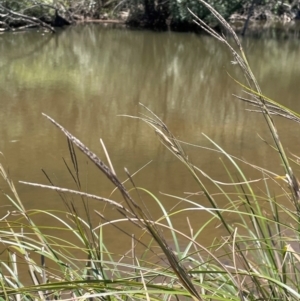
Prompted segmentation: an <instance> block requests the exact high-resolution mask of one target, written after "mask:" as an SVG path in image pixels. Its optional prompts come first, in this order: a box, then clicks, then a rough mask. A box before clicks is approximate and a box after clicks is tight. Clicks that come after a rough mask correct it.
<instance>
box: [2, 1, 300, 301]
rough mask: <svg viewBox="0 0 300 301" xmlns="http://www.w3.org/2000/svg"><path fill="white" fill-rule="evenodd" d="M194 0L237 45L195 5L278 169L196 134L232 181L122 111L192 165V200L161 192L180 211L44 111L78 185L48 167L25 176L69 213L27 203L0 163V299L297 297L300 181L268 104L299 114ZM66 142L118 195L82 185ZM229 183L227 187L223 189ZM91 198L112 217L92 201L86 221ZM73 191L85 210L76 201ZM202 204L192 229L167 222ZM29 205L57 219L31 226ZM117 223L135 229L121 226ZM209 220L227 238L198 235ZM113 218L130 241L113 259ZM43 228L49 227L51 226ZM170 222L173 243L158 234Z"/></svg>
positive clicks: (164, 130)
mask: <svg viewBox="0 0 300 301" xmlns="http://www.w3.org/2000/svg"><path fill="white" fill-rule="evenodd" d="M201 2H202V3H203V5H205V6H206V7H207V9H209V10H210V11H211V12H212V14H213V15H214V16H215V17H216V18H217V19H218V21H219V22H220V23H221V24H222V25H223V26H224V27H225V28H226V29H227V30H228V31H229V33H230V34H231V35H232V37H233V40H234V42H235V45H231V44H230V43H229V41H228V40H227V39H226V38H225V37H224V36H221V35H219V34H218V33H217V32H215V31H213V30H212V29H211V28H210V27H209V26H207V25H206V23H204V22H203V21H202V20H201V19H199V18H198V17H197V16H196V15H193V16H194V18H195V21H196V22H197V23H198V24H199V25H200V26H202V27H203V29H204V30H206V31H207V32H208V33H210V34H211V35H212V36H214V37H215V38H216V39H218V40H219V41H220V42H222V43H223V44H225V45H226V46H227V47H228V49H229V50H230V51H231V53H232V55H233V58H234V63H235V64H236V65H237V66H239V67H240V68H241V70H242V72H243V75H244V76H245V77H246V79H247V81H248V86H245V85H242V84H240V85H241V86H242V87H243V89H245V90H246V91H247V92H248V95H249V99H244V98H243V99H242V100H243V101H247V102H250V103H251V104H252V105H254V106H256V107H257V110H258V112H260V113H262V114H263V115H264V118H265V120H266V124H267V126H268V128H269V130H270V135H271V137H272V138H273V142H274V145H273V146H272V147H273V148H274V149H275V150H276V151H277V153H278V156H279V159H280V163H279V164H281V165H282V166H283V173H284V174H285V176H280V175H277V174H275V173H274V172H272V171H269V170H265V169H263V168H260V167H258V166H255V165H251V164H249V163H247V162H244V161H243V160H241V159H238V158H235V157H233V156H231V155H230V154H228V153H226V152H225V151H224V150H223V149H222V147H221V146H219V145H217V144H216V143H214V142H213V141H212V140H211V139H210V138H209V137H207V136H205V135H204V136H205V137H206V139H208V141H210V142H211V145H212V150H211V151H212V152H215V153H217V154H218V155H219V156H221V158H222V164H223V166H224V168H225V170H226V171H228V183H220V182H218V181H215V180H214V179H212V178H210V176H209V175H207V174H206V173H204V172H203V171H202V170H201V168H200V167H197V166H195V165H194V164H193V163H192V161H191V160H190V159H189V156H188V155H187V154H186V153H185V151H184V149H183V144H182V143H181V142H180V141H178V140H177V139H176V137H174V135H173V134H172V133H171V131H170V130H169V128H168V127H167V125H166V124H165V123H164V122H163V121H162V120H161V119H160V118H159V117H158V116H157V115H155V114H154V113H153V112H152V111H150V110H149V109H147V108H145V107H143V106H142V107H143V109H144V112H145V113H143V115H142V117H134V116H129V117H131V118H138V119H139V120H141V121H143V122H145V124H146V125H148V126H149V127H150V128H151V129H152V130H153V131H154V133H155V134H156V135H157V136H158V138H159V139H160V141H161V142H162V143H163V144H164V145H165V146H166V147H167V148H168V149H169V150H170V152H171V153H172V154H173V155H174V156H175V157H176V158H177V159H178V160H179V161H181V162H182V164H183V166H184V167H185V168H187V169H188V171H189V172H190V174H191V180H194V181H196V183H197V184H198V186H199V189H200V191H201V194H195V195H194V196H193V198H190V197H186V198H182V197H177V196H170V195H168V196H166V195H165V196H163V197H172V198H173V199H174V200H178V201H180V202H182V203H184V204H185V207H184V208H183V209H176V208H175V209H173V210H172V211H170V212H167V210H166V209H165V208H164V205H163V202H162V200H161V199H159V198H158V197H156V196H154V195H153V194H151V192H149V191H147V190H146V189H144V188H140V187H137V186H136V185H135V181H134V178H133V175H131V174H130V173H129V172H128V171H127V170H125V172H126V174H127V176H128V180H127V181H126V183H124V182H121V181H120V180H119V178H118V177H117V175H116V173H115V171H114V168H113V164H112V161H111V159H110V157H109V155H108V153H107V150H106V148H105V146H104V144H103V143H102V141H101V143H102V147H103V150H104V153H105V155H106V161H107V162H108V163H107V164H105V163H104V161H103V160H101V159H100V158H99V157H98V156H97V155H96V154H95V153H93V152H92V151H91V150H89V149H88V148H87V147H86V146H85V145H84V144H83V143H82V142H81V141H80V140H78V139H77V138H76V137H74V136H73V135H72V134H71V133H70V132H69V131H67V130H66V129H65V128H64V127H63V126H61V125H60V124H59V123H57V122H56V121H55V120H53V119H52V118H51V117H49V116H47V115H45V114H44V116H45V117H46V118H47V119H48V120H49V121H50V122H52V123H53V124H54V125H55V126H56V127H57V128H58V129H59V130H60V131H61V132H62V133H63V134H64V135H65V136H66V137H67V138H68V146H69V151H70V157H71V161H72V166H69V165H68V164H67V163H66V162H65V164H66V168H67V170H68V172H69V173H70V175H71V177H72V178H73V180H74V183H75V185H76V187H77V188H76V190H71V189H67V188H62V187H58V186H55V185H54V183H53V182H52V180H51V179H50V178H49V176H48V175H47V174H46V176H47V178H48V180H49V182H50V185H43V184H36V183H25V182H23V184H27V185H31V186H35V187H39V188H43V189H52V190H54V191H56V192H57V193H58V196H59V197H60V198H61V199H62V201H63V202H64V204H65V205H66V208H67V211H66V212H57V211H52V212H46V211H40V210H38V209H32V210H28V209H25V207H24V205H23V203H22V201H21V199H20V198H19V196H18V193H17V191H16V189H15V187H14V184H13V183H12V181H11V180H10V179H9V177H8V174H7V173H6V171H5V169H4V168H3V166H0V173H1V175H2V177H3V179H4V181H5V182H6V183H7V185H8V186H9V188H10V191H11V192H12V196H10V195H9V194H7V193H4V195H5V196H6V197H7V198H8V199H9V201H10V202H11V204H12V205H13V206H14V210H12V211H10V212H8V213H7V214H6V215H5V216H3V217H2V219H1V228H0V241H1V243H2V244H3V246H4V247H5V248H4V252H3V253H4V254H5V255H6V260H3V261H2V262H1V269H0V281H1V292H0V298H1V300H36V299H40V300H57V299H59V300H62V299H64V300H131V299H132V300H136V299H142V300H145V299H147V300H175V299H176V300H178V299H181V298H183V297H185V299H191V300H247V301H248V300H249V301H250V300H283V301H285V300H299V297H300V293H299V279H300V278H299V277H300V271H299V267H300V256H299V255H298V253H299V250H298V248H299V243H298V242H299V224H300V220H299V214H300V203H299V201H300V193H299V191H300V189H299V184H298V181H297V179H296V176H295V174H294V172H293V170H292V168H291V163H290V161H291V160H290V159H289V158H288V157H287V155H286V153H285V151H284V148H283V146H282V144H281V141H280V137H279V135H278V131H277V128H276V126H275V123H274V120H273V117H272V116H273V115H274V114H275V115H279V116H282V117H285V118H289V119H291V120H293V121H296V122H299V121H300V116H299V114H297V113H295V112H292V111H291V110H289V109H287V108H285V107H283V106H282V105H279V104H277V103H275V102H273V101H272V100H270V99H268V98H267V97H265V96H263V94H262V92H261V89H260V87H259V85H258V83H257V81H256V78H255V77H254V75H253V72H252V70H251V68H250V66H249V64H248V61H247V58H246V56H245V53H244V51H243V48H242V45H241V43H240V41H239V39H238V38H237V36H236V34H235V33H234V31H233V30H232V28H231V27H230V26H229V25H228V23H227V22H226V21H225V19H224V18H223V17H222V16H221V15H220V14H218V13H217V12H216V11H215V10H214V9H213V8H211V7H210V6H209V5H208V4H207V3H205V2H203V1H202V0H201ZM235 48H237V49H238V51H236V50H235ZM74 147H77V148H78V149H79V151H81V152H82V153H83V154H84V155H85V156H86V157H87V158H88V159H89V160H90V161H91V162H92V163H93V164H94V165H95V166H96V167H97V168H98V169H99V171H100V172H102V173H103V174H104V175H106V177H107V179H108V181H109V182H111V183H112V184H113V185H114V186H115V191H118V193H119V195H118V196H117V195H116V192H115V191H114V193H113V194H112V196H111V198H110V199H108V198H104V197H102V196H98V195H91V194H88V193H86V192H84V191H83V188H82V185H81V179H80V173H79V167H78V162H77V157H76V152H75V148H74ZM296 159H297V160H298V159H299V158H296ZM295 163H296V164H297V162H295ZM243 164H248V165H249V166H251V167H252V168H254V169H256V170H258V171H259V172H260V173H261V175H262V176H261V178H260V179H256V180H249V179H248V178H247V175H246V174H245V173H244V172H243V170H242V165H243ZM230 166H231V167H233V168H234V169H235V170H236V172H237V173H238V179H234V178H233V176H232V174H231V173H230ZM206 181H210V182H211V183H212V184H213V185H214V187H215V191H214V192H210V191H208V189H207V187H206V184H205V182H206ZM259 182H260V183H262V184H263V185H264V191H263V193H261V194H258V193H255V192H254V189H255V185H256V184H257V183H259ZM229 185H231V186H232V187H233V188H234V190H233V191H232V190H230V189H229V190H228V189H227V188H226V187H228V186H229ZM275 188H276V189H277V188H279V190H278V191H280V193H278V194H276V195H274V194H273V191H275ZM144 195H147V196H148V197H150V198H151V199H152V200H154V201H155V202H156V203H157V205H158V206H159V207H160V209H161V212H162V214H161V217H160V218H158V219H156V220H154V219H153V218H151V212H149V208H147V206H146V205H145V203H144V201H143V198H144ZM70 196H74V197H70ZM113 197H114V198H113ZM204 198H205V199H206V200H207V201H208V202H209V205H208V206H204V205H202V203H201V201H202V200H203V199H204ZM88 199H94V200H96V201H98V202H99V203H104V204H106V205H110V206H112V207H113V208H115V211H117V212H118V213H119V214H120V215H119V217H118V218H113V219H112V218H109V217H107V216H105V215H104V214H103V212H100V211H99V210H97V211H95V215H96V216H97V217H98V219H99V221H100V222H98V223H97V225H94V224H93V220H92V214H93V213H91V212H90V211H89V206H88ZM221 199H226V200H227V202H228V206H227V207H226V208H222V207H220V206H219V205H218V203H219V201H220V200H221ZM80 200H81V202H82V206H83V209H84V210H83V212H84V213H81V211H80V210H78V207H77V206H78V201H80ZM120 200H121V201H120ZM283 200H287V201H288V203H289V208H287V207H286V206H285V205H283V204H284V202H283ZM200 211H205V212H207V214H208V215H209V219H208V221H205V222H203V221H201V220H199V221H198V222H197V225H196V226H197V228H195V225H192V224H189V225H190V227H189V230H190V233H183V232H182V231H180V229H176V228H175V227H174V226H173V222H174V218H175V217H177V216H180V215H185V216H188V215H189V214H190V213H192V212H200ZM37 214H41V215H44V216H45V218H46V217H47V218H49V219H50V220H51V224H52V223H53V224H56V225H57V226H50V227H49V228H45V226H39V225H37V224H36V223H35V221H34V219H35V216H36V215H37ZM229 214H231V215H234V216H235V218H236V220H237V222H236V223H235V224H232V223H230V222H229V220H228V215H229ZM52 221H53V222H52ZM54 222H55V223H54ZM188 223H189V221H188ZM125 224H127V225H128V224H129V225H130V226H132V227H133V228H132V229H134V230H132V231H129V230H126V229H128V228H126V227H123V225H125ZM211 224H212V225H216V226H217V227H222V229H223V230H224V231H225V232H226V236H224V237H216V239H215V240H214V241H213V242H212V244H211V245H210V246H204V245H202V244H201V243H199V242H198V237H199V235H200V234H202V233H203V232H204V231H205V229H206V227H208V225H211ZM111 226H112V227H113V228H114V229H115V230H117V231H118V233H119V234H118V235H124V236H125V237H127V238H128V240H129V243H131V245H132V246H131V248H130V250H129V252H126V253H125V254H123V256H122V257H121V258H116V257H115V254H116V253H118V251H117V250H109V248H108V247H107V245H106V242H105V234H104V233H105V231H106V228H108V227H111ZM49 229H50V230H52V231H56V233H57V234H56V235H55V236H53V234H49V231H47V230H49ZM109 229H110V231H111V228H109ZM64 232H67V233H68V234H69V235H68V238H69V239H68V240H66V241H64V240H62V239H61V236H60V234H63V233H64ZM133 232H134V233H135V234H134V235H132V233H133ZM168 232H169V233H170V234H171V237H172V245H173V248H174V250H173V249H172V248H171V247H170V244H169V243H168V241H167V240H166V238H165V236H164V235H163V233H164V234H165V233H168ZM52 233H53V232H52ZM110 233H111V232H110ZM182 242H183V243H182ZM2 255H3V254H2ZM22 265H23V267H24V266H25V267H26V269H28V271H29V275H30V282H31V283H30V284H28V282H29V280H28V279H27V278H24V276H22V275H21V272H20V271H21V270H22V268H21V267H22Z"/></svg>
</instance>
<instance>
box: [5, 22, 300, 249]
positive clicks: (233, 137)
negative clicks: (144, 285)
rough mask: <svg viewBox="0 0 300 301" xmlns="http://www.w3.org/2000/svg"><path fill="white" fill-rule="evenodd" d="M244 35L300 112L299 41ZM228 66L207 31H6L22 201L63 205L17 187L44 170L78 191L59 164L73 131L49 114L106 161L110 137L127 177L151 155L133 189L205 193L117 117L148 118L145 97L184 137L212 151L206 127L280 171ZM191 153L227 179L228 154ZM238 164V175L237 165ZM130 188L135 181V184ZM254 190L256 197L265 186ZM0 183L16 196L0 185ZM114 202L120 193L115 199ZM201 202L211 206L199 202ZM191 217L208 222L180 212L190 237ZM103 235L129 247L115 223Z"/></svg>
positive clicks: (10, 128)
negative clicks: (67, 135) (143, 115)
mask: <svg viewBox="0 0 300 301" xmlns="http://www.w3.org/2000/svg"><path fill="white" fill-rule="evenodd" d="M242 42H243V45H244V48H245V50H246V53H247V54H248V57H249V62H250V64H251V66H252V70H253V72H254V74H255V75H256V76H257V79H258V81H259V83H260V85H261V88H262V90H263V92H264V93H265V94H266V95H267V96H269V97H270V98H273V99H274V100H276V101H278V102H280V103H282V104H283V105H285V106H288V107H290V108H292V109H293V110H295V111H297V112H300V102H299V83H300V68H299V60H300V47H299V46H300V43H299V39H298V38H290V39H281V40H278V39H271V38H268V39H259V38H246V39H244V40H243V41H242ZM231 61H232V57H231V55H230V53H229V52H228V51H227V49H225V48H224V45H221V44H220V43H218V42H217V41H215V40H214V39H212V38H210V37H208V36H197V35H194V34H189V33H184V34H181V33H170V32H165V33H154V32H148V31H131V30H126V29H123V28H105V27H103V26H99V25H80V26H74V27H70V28H67V29H65V30H63V31H61V32H58V33H57V34H55V35H51V34H43V33H38V32H27V33H18V34H3V35H0V70H1V72H0V106H1V110H0V118H1V119H0V120H1V127H0V137H1V139H0V151H1V153H2V154H3V156H1V163H2V164H4V166H5V167H6V169H7V170H8V171H9V174H10V177H11V178H12V179H13V181H14V182H15V184H16V187H17V190H18V192H19V195H20V197H21V199H22V201H23V203H24V204H25V206H26V208H27V209H28V210H29V209H33V208H39V209H47V210H61V211H65V207H64V205H63V203H62V201H61V199H60V198H59V196H58V195H57V194H56V193H55V192H53V191H48V190H43V189H40V188H35V187H30V186H25V185H23V184H20V183H18V181H19V180H22V181H28V182H36V183H42V184H48V181H47V179H46V178H45V176H44V174H43V173H42V171H41V169H43V170H45V171H46V172H47V173H48V175H49V177H51V179H52V180H53V182H54V183H55V184H56V185H58V186H61V187H67V188H71V189H75V188H76V187H75V185H74V182H73V180H72V178H71V177H70V175H69V173H68V171H67V169H66V167H65V165H64V162H63V160H62V158H65V160H66V161H67V162H68V163H69V164H70V165H71V160H70V157H69V154H68V147H67V141H66V138H65V137H64V136H63V134H62V133H61V132H59V130H58V129H57V128H55V127H54V126H53V125H52V124H51V123H50V122H49V121H47V120H46V119H45V118H44V117H43V116H42V112H44V113H46V114H48V115H49V116H51V117H52V118H54V119H55V120H56V121H58V122H59V123H61V124H62V125H63V126H64V127H65V128H66V129H68V130H69V131H70V132H71V133H72V134H73V135H75V136H76V137H77V138H79V139H80V140H81V141H82V142H83V143H84V144H85V145H87V146H88V147H89V148H90V149H91V150H93V151H94V152H95V153H97V154H98V155H99V157H101V158H103V159H104V160H105V155H104V152H103V149H102V147H101V144H100V140H99V139H100V138H102V139H103V141H104V143H105V145H106V148H107V150H108V152H109V154H110V158H111V160H112V162H113V165H114V168H115V170H116V172H117V174H118V176H119V177H120V179H122V180H125V179H126V178H127V177H126V174H125V173H124V167H126V168H127V169H128V170H129V171H130V172H131V173H134V172H135V171H137V170H139V169H140V168H141V167H143V166H144V165H146V164H147V163H149V162H150V163H149V164H148V165H147V166H146V167H145V168H144V169H142V171H140V172H139V174H138V175H136V176H135V177H134V179H135V181H136V185H137V186H140V187H144V188H145V189H148V190H149V191H151V192H152V193H153V194H154V195H156V196H157V197H158V198H159V199H160V200H161V202H162V203H163V204H164V205H165V206H166V208H167V210H171V209H172V208H173V207H174V206H175V205H176V204H177V203H178V200H176V199H174V198H171V197H167V196H165V195H163V194H161V192H162V193H166V194H171V195H176V196H180V197H186V195H187V194H186V193H188V192H191V193H195V192H199V190H200V188H199V187H198V186H197V184H196V183H195V181H194V180H193V178H192V176H191V175H190V174H189V173H188V171H187V170H186V168H185V167H184V166H183V164H182V163H180V162H179V161H178V160H177V159H176V158H175V156H174V155H173V154H171V153H170V152H169V151H168V150H166V149H165V148H164V147H163V146H162V145H161V144H160V142H159V140H158V139H157V136H156V135H155V133H154V131H153V130H152V129H150V128H149V127H148V126H147V125H146V124H144V123H143V122H141V121H138V120H135V119H130V118H127V117H122V116H119V115H133V116H138V115H139V114H140V113H147V112H146V111H145V110H144V109H143V108H142V107H141V106H140V105H139V103H142V104H144V105H145V106H147V107H149V108H150V109H151V110H152V111H153V112H155V114H157V115H158V116H159V117H160V118H161V119H162V120H163V121H164V122H165V123H166V124H167V125H168V126H169V129H170V130H171V131H172V132H173V134H174V135H175V136H176V137H177V138H178V139H180V140H182V141H185V142H187V143H190V144H193V145H197V146H202V147H209V148H214V146H213V145H212V143H211V142H209V141H208V139H207V138H206V137H205V136H204V135H203V134H202V133H204V134H206V135H207V136H208V137H210V139H212V140H213V141H215V142H216V143H217V144H219V145H220V146H221V147H222V148H223V149H224V150H226V151H227V152H228V153H230V154H232V155H235V156H237V157H239V158H243V159H245V160H246V161H248V162H251V163H253V164H255V165H259V166H262V167H265V168H268V169H270V170H273V171H274V172H276V173H278V174H282V173H283V170H282V169H281V166H280V161H279V158H278V156H277V154H276V152H274V151H273V150H272V149H271V147H270V146H268V145H267V144H266V143H264V142H263V141H262V139H265V140H266V141H268V142H271V137H270V134H269V133H268V129H267V126H266V124H265V121H264V119H263V117H262V116H260V115H259V114H256V113H253V112H252V113H251V112H249V111H247V110H246V109H251V107H249V106H247V105H245V104H244V103H242V102H241V101H239V100H237V99H236V98H234V97H233V96H232V94H238V95H246V94H245V93H243V92H242V89H241V87H240V86H238V85H237V84H236V83H234V81H233V80H232V79H231V78H230V77H229V76H228V73H229V74H230V75H231V76H232V77H234V78H237V79H239V80H240V81H243V76H242V75H241V72H240V70H239V68H238V67H237V66H236V65H233V64H231ZM275 121H276V124H277V125H278V127H279V134H280V135H281V137H282V142H283V144H284V146H285V148H286V149H287V150H288V152H289V153H294V154H297V155H300V152H299V149H300V141H299V126H298V125H297V124H294V123H291V122H288V121H286V120H282V119H278V118H277V119H275ZM184 148H185V151H186V153H187V154H188V155H189V158H190V159H191V161H192V162H193V163H194V164H195V165H197V166H198V167H199V168H201V169H202V170H203V171H204V172H205V173H207V174H209V175H210V176H211V177H212V178H213V179H215V180H217V181H220V182H225V183H227V182H230V179H229V177H228V174H227V172H226V170H225V168H224V167H223V165H222V162H221V160H220V157H221V155H220V154H217V153H215V152H212V151H208V150H205V149H201V148H199V147H195V146H191V145H184ZM77 153H78V152H77ZM78 160H79V164H80V166H79V169H80V175H81V183H82V190H83V191H86V192H89V193H93V194H96V195H101V196H103V197H109V196H110V194H111V192H112V190H113V186H112V185H111V184H110V183H109V182H108V180H107V178H106V177H105V176H103V175H102V174H101V173H100V171H99V170H97V169H96V168H95V167H94V166H93V165H92V163H91V162H89V161H88V160H87V159H86V158H85V157H84V156H83V155H81V154H79V153H78ZM228 166H229V165H228ZM242 167H243V170H244V172H245V174H246V175H247V176H248V177H249V179H256V178H259V177H261V175H260V174H259V173H257V172H255V171H254V170H253V169H251V168H249V167H247V166H244V165H243V166H242ZM229 168H230V167H229ZM230 170H231V172H232V175H233V177H234V178H236V179H237V176H238V174H237V171H236V170H235V169H233V168H230ZM296 172H298V170H297V168H296ZM206 184H207V185H208V186H207V187H208V189H209V190H210V191H211V192H212V193H213V192H214V191H215V186H214V185H212V184H211V183H209V182H208V181H206ZM127 187H129V188H130V187H131V185H130V184H128V183H127ZM255 187H257V191H256V192H257V193H258V192H259V191H260V188H261V187H260V184H259V183H258V184H257V186H255V185H254V188H255ZM1 189H2V190H4V191H8V190H7V188H6V186H5V184H4V181H2V180H1ZM271 189H272V188H271ZM142 197H144V198H145V201H146V203H147V207H148V209H149V211H150V212H151V214H152V215H153V217H154V218H158V217H160V216H162V212H161V210H160V209H159V207H158V206H157V204H156V203H155V202H154V201H153V199H152V198H149V197H147V196H146V195H144V194H143V195H142ZM112 198H113V199H116V200H118V199H119V198H118V196H117V195H116V194H113V196H112ZM193 200H194V201H195V202H200V203H203V205H207V206H208V202H207V201H205V199H204V198H203V197H200V196H198V197H194V198H193ZM222 201H223V202H224V203H223V204H221V205H222V206H223V205H226V200H225V199H224V200H222V199H221V200H220V202H222ZM75 202H77V201H76V199H75ZM89 202H90V206H91V211H92V209H94V208H96V209H97V210H99V211H101V212H104V214H107V215H108V217H109V218H110V217H111V216H112V217H114V218H115V217H116V216H118V215H117V214H116V212H112V213H111V212H110V211H111V209H110V208H104V206H103V205H102V204H100V203H98V202H96V201H89ZM1 204H2V206H1V216H3V215H4V214H5V213H6V212H7V211H8V210H13V209H12V207H11V206H10V205H9V202H8V200H7V199H6V198H5V196H3V195H2V196H1ZM78 206H80V205H78ZM180 206H182V204H181V205H180ZM180 206H179V207H178V208H181V207H180ZM104 209H105V210H104ZM187 216H188V217H189V218H190V219H191V223H192V226H193V228H194V229H197V228H199V227H200V226H202V225H203V223H204V222H205V221H206V220H207V218H208V216H207V214H206V213H205V212H201V211H197V212H195V211H194V212H188V213H187V212H186V213H183V214H180V215H178V216H177V217H176V216H175V217H174V224H175V226H176V227H178V228H179V229H180V230H182V231H183V232H189V228H188V223H187ZM35 218H36V222H37V224H39V225H41V226H43V225H49V224H50V225H52V220H51V219H50V218H49V220H48V219H47V218H45V216H41V217H39V216H36V217H35ZM99 222H100V219H99V217H97V216H93V223H94V226H97V225H98V223H99ZM122 227H123V226H122ZM124 227H125V225H124ZM111 233H114V234H113V235H112V234H111ZM207 233H209V235H208V234H207ZM212 233H213V234H212ZM105 235H106V236H105V237H106V242H107V243H108V244H109V245H110V246H111V248H112V249H113V250H115V252H120V253H122V252H123V250H124V245H126V244H127V241H128V237H126V236H124V238H123V236H122V235H120V234H116V232H110V230H107V233H106V234H105ZM167 235H168V234H167ZM220 235H222V230H221V229H218V230H216V229H215V227H214V226H213V225H212V227H211V228H209V229H207V231H206V232H204V233H203V235H202V236H201V237H200V238H199V239H200V240H201V243H203V244H208V243H209V242H210V241H211V239H212V238H213V236H220Z"/></svg>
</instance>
